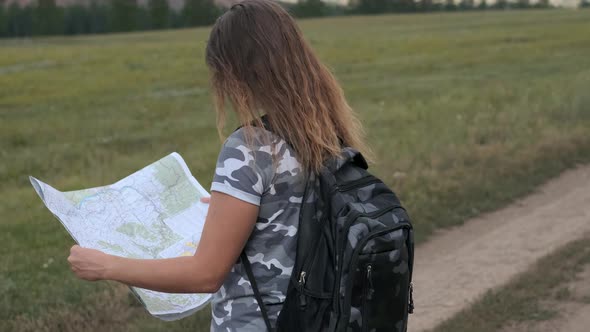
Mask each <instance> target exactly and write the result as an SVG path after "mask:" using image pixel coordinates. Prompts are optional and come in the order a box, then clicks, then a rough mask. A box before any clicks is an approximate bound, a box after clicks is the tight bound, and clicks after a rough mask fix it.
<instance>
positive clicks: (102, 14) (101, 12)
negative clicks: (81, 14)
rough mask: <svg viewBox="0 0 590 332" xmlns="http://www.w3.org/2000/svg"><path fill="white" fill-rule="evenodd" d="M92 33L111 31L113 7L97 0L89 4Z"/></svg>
mask: <svg viewBox="0 0 590 332" xmlns="http://www.w3.org/2000/svg"><path fill="white" fill-rule="evenodd" d="M87 8H88V16H89V21H90V22H89V29H90V33H107V32H110V31H111V26H112V23H111V20H112V17H111V8H110V7H109V6H107V5H106V4H105V3H104V2H99V1H97V0H95V1H92V2H90V4H89V5H88V7H87Z"/></svg>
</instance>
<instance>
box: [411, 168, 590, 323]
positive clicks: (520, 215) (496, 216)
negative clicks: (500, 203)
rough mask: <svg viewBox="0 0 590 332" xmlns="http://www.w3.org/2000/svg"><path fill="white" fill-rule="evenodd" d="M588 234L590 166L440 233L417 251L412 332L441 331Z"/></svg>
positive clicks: (567, 173) (572, 171)
mask: <svg viewBox="0 0 590 332" xmlns="http://www.w3.org/2000/svg"><path fill="white" fill-rule="evenodd" d="M588 232H590V165H588V166H583V167H579V168H577V169H574V170H570V171H567V172H565V173H563V174H562V175H561V176H559V177H558V178H556V179H553V180H551V181H549V182H548V183H547V184H545V185H543V186H541V187H540V188H539V189H538V190H537V191H536V192H535V193H533V194H531V195H530V196H528V197H526V198H524V199H521V200H519V201H517V202H515V203H513V204H512V205H510V206H508V207H506V208H504V209H502V210H499V211H496V212H493V213H489V214H485V215H482V216H481V217H478V218H476V219H473V220H470V221H468V222H467V223H466V224H465V225H463V226H461V227H457V228H455V229H452V230H449V231H445V232H444V233H440V234H439V235H435V236H434V237H433V238H432V240H430V241H428V242H427V243H425V244H424V245H421V246H419V247H418V248H417V249H416V259H415V275H414V295H415V303H416V311H415V314H414V315H412V316H411V317H410V322H409V329H408V330H409V331H410V332H418V331H425V330H428V329H431V328H433V327H435V326H436V325H438V324H439V323H441V322H442V321H444V320H445V319H447V318H450V317H451V316H453V315H454V314H456V313H458V312H459V311H460V310H462V309H464V308H466V307H467V306H469V305H470V304H471V303H473V302H474V301H475V300H476V299H478V298H479V297H480V296H481V295H483V294H484V293H485V292H486V291H487V290H488V289H491V288H495V287H499V286H502V285H503V284H505V283H506V282H507V281H508V280H510V279H511V278H512V277H514V276H515V275H516V274H518V273H521V272H524V271H526V270H527V268H528V267H529V266H530V265H531V264H532V263H534V262H535V261H536V260H537V259H539V258H541V257H543V256H545V255H548V254H549V253H551V252H552V251H554V250H555V249H557V248H558V247H560V246H562V245H565V244H566V243H568V242H570V241H573V240H575V239H578V238H580V237H582V236H584V234H587V233H588Z"/></svg>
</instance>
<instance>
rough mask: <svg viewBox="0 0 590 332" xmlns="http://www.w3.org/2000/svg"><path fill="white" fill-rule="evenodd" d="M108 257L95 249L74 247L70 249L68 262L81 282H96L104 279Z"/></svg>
mask: <svg viewBox="0 0 590 332" xmlns="http://www.w3.org/2000/svg"><path fill="white" fill-rule="evenodd" d="M108 261H109V255H107V254H105V253H104V252H102V251H99V250H95V249H88V248H82V247H80V246H79V245H75V246H73V247H72V248H71V249H70V257H68V262H69V263H70V268H71V269H72V271H73V272H74V273H75V274H76V276H77V277H78V278H80V279H83V280H88V281H96V280H103V279H105V278H106V277H105V276H106V271H107V266H108V264H107V263H108Z"/></svg>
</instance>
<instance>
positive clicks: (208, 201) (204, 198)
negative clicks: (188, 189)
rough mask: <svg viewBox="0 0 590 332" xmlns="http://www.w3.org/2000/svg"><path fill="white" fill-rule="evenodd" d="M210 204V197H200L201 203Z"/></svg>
mask: <svg viewBox="0 0 590 332" xmlns="http://www.w3.org/2000/svg"><path fill="white" fill-rule="evenodd" d="M210 202H211V196H209V197H201V203H205V204H209V203H210Z"/></svg>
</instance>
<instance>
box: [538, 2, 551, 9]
mask: <svg viewBox="0 0 590 332" xmlns="http://www.w3.org/2000/svg"><path fill="white" fill-rule="evenodd" d="M535 7H536V8H550V7H551V3H549V0H539V1H537V3H536V4H535Z"/></svg>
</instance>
